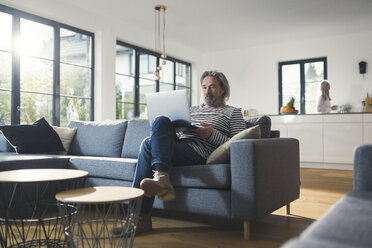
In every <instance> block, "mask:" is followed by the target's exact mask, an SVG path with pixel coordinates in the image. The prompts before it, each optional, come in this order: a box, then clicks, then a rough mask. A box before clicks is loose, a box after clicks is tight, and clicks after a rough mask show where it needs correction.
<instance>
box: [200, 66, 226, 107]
mask: <svg viewBox="0 0 372 248" xmlns="http://www.w3.org/2000/svg"><path fill="white" fill-rule="evenodd" d="M206 77H214V78H216V79H217V81H218V83H219V84H220V86H221V88H222V89H223V90H224V91H225V92H224V93H223V94H222V99H223V102H224V103H226V102H227V101H228V100H229V97H230V84H229V81H227V78H226V77H225V75H224V74H223V73H222V72H219V71H205V72H204V73H203V74H202V75H201V77H200V84H202V83H203V80H204V78H206Z"/></svg>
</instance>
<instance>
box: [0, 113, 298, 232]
mask: <svg viewBox="0 0 372 248" xmlns="http://www.w3.org/2000/svg"><path fill="white" fill-rule="evenodd" d="M267 118H268V117H267ZM252 121H255V122H256V123H258V124H260V123H259V120H258V122H257V120H252V119H250V120H247V126H251V125H253V124H252ZM268 121H270V119H268ZM69 127H77V128H78V129H77V133H76V135H75V138H74V140H73V142H72V144H71V147H70V150H69V152H68V155H64V156H62V155H45V154H43V155H41V154H40V155H19V154H15V153H14V152H9V147H8V146H7V144H6V143H5V141H4V140H3V141H0V150H1V151H2V152H0V171H4V170H13V169H24V168H73V169H81V170H85V171H88V172H89V177H88V179H87V182H86V183H87V186H96V185H122V186H131V184H132V179H133V176H134V171H135V166H136V162H137V156H138V152H139V147H140V144H141V142H142V140H143V139H144V138H145V137H147V136H149V134H150V126H149V122H148V121H147V120H131V121H129V122H127V121H119V122H114V123H104V122H74V121H73V122H70V123H69ZM261 131H262V132H263V135H264V136H266V137H267V138H262V139H255V140H253V139H251V140H240V141H237V142H234V143H233V144H232V145H231V163H230V164H212V165H194V166H184V167H174V168H173V169H172V171H171V181H172V183H173V185H174V187H175V190H176V195H177V197H176V199H175V200H173V201H168V202H163V201H160V200H158V199H156V200H155V203H154V207H155V208H159V209H164V210H169V211H180V212H187V213H195V214H202V215H208V216H217V217H223V218H228V219H234V220H240V221H244V227H245V228H244V230H245V238H246V239H248V238H249V222H250V221H253V220H255V219H258V218H261V217H263V216H265V215H268V214H270V213H271V212H273V211H275V210H276V209H278V208H281V207H282V206H286V205H287V207H289V204H290V202H292V201H294V200H296V199H297V198H298V197H299V188H300V187H299V184H300V183H299V143H298V140H296V139H292V138H278V133H275V132H270V126H269V127H267V125H266V126H265V125H262V129H261ZM265 133H266V134H265ZM273 134H274V135H275V136H276V138H268V137H270V135H273Z"/></svg>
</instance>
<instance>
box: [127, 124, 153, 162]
mask: <svg viewBox="0 0 372 248" xmlns="http://www.w3.org/2000/svg"><path fill="white" fill-rule="evenodd" d="M150 132H151V127H150V123H149V121H148V120H130V121H129V122H128V128H127V132H126V134H125V139H124V145H123V150H122V152H121V157H123V158H138V153H139V149H140V146H141V143H142V140H144V138H146V137H148V136H150Z"/></svg>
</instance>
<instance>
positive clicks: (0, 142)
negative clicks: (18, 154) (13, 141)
mask: <svg viewBox="0 0 372 248" xmlns="http://www.w3.org/2000/svg"><path fill="white" fill-rule="evenodd" d="M10 148H11V146H10V145H9V142H8V141H7V140H6V139H5V137H4V135H3V134H2V133H1V132H0V152H13V151H14V149H13V151H12V150H11V149H10Z"/></svg>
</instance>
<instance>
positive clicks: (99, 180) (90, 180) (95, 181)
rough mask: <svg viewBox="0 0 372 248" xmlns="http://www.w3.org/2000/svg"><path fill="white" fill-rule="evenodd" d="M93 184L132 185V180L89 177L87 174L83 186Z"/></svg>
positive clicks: (92, 185)
mask: <svg viewBox="0 0 372 248" xmlns="http://www.w3.org/2000/svg"><path fill="white" fill-rule="evenodd" d="M94 186H124V187H132V182H130V181H123V180H113V179H107V178H101V177H91V176H89V177H88V178H87V180H86V182H85V187H94Z"/></svg>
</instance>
